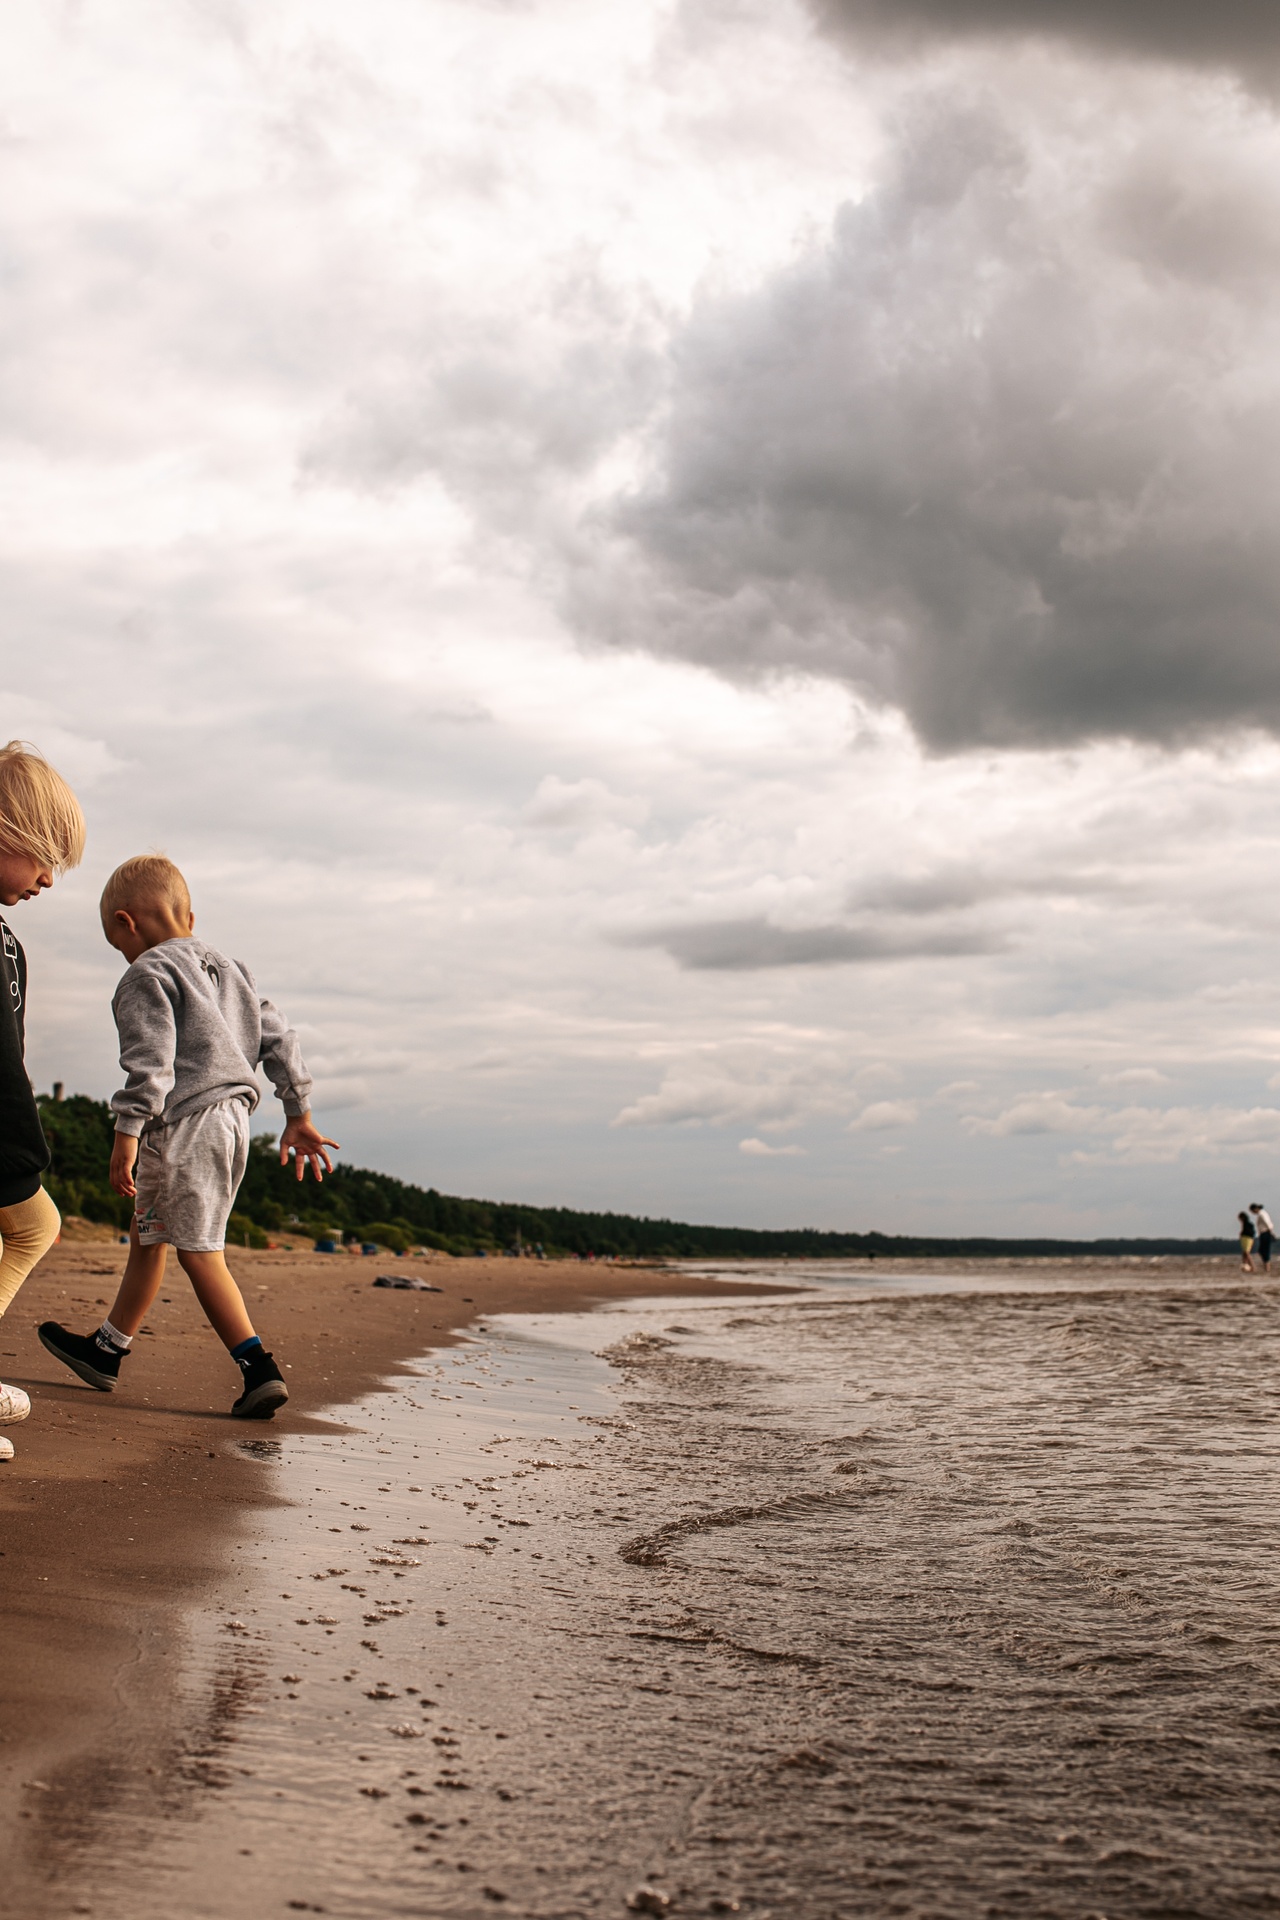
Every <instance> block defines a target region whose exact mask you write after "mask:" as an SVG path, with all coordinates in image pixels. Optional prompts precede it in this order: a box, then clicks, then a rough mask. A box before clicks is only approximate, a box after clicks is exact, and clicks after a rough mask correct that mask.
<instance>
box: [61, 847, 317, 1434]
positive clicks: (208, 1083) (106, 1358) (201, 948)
mask: <svg viewBox="0 0 1280 1920" xmlns="http://www.w3.org/2000/svg"><path fill="white" fill-rule="evenodd" d="M101 911H102V926H103V931H104V932H105V934H106V936H107V939H108V940H109V941H110V943H111V945H112V946H113V947H115V948H117V949H118V951H119V952H120V953H122V954H123V955H124V957H125V959H126V960H127V961H128V962H129V970H128V972H127V973H126V974H125V976H124V978H123V979H122V980H121V982H120V985H119V986H118V987H117V989H116V993H115V998H114V1000H113V1001H112V1003H111V1008H112V1012H113V1013H114V1014H115V1019H116V1028H117V1030H118V1032H119V1035H120V1065H121V1066H122V1068H123V1069H124V1071H125V1074H126V1076H127V1077H126V1080H125V1084H124V1087H123V1088H122V1089H121V1091H120V1092H119V1093H117V1094H116V1095H115V1096H114V1098H113V1099H112V1102H111V1105H112V1109H113V1110H114V1112H115V1116H116V1136H115V1146H114V1148H113V1149H112V1154H111V1184H112V1186H113V1187H114V1188H115V1190H116V1192H117V1193H119V1194H124V1195H127V1196H128V1197H130V1198H131V1199H133V1200H134V1215H133V1224H132V1227H131V1228H130V1232H129V1258H128V1261H127V1263H126V1265H125V1270H124V1278H123V1279H122V1281H121V1282H120V1291H119V1292H118V1293H117V1295H116V1298H115V1303H114V1305H113V1306H112V1308H111V1312H110V1313H109V1314H108V1316H107V1318H106V1319H105V1320H104V1321H103V1323H102V1325H101V1327H100V1328H99V1329H98V1331H97V1333H95V1334H78V1333H71V1332H69V1331H68V1329H67V1328H65V1327H62V1326H59V1325H58V1323H57V1321H56V1320H46V1321H45V1323H44V1325H43V1326H42V1327H41V1328H40V1339H41V1341H42V1343H43V1344H44V1345H45V1346H46V1347H47V1348H48V1350H49V1352H50V1353H52V1354H56V1356H57V1357H58V1359H59V1360H62V1361H64V1362H65V1363H66V1365H67V1366H69V1367H70V1368H71V1370H72V1372H73V1373H75V1374H78V1375H79V1377H80V1378H81V1379H82V1380H84V1381H86V1382H87V1383H88V1384H89V1385H90V1386H91V1387H97V1388H99V1389H100V1390H101V1391H102V1392H103V1393H110V1392H111V1391H112V1390H113V1388H114V1387H115V1384H116V1381H117V1379H118V1378H119V1374H120V1363H121V1361H122V1360H123V1358H124V1356H125V1354H127V1353H128V1351H129V1347H130V1345H131V1344H132V1341H133V1336H134V1335H135V1334H136V1333H137V1331H138V1328H139V1327H140V1326H141V1325H142V1322H143V1321H144V1319H145V1318H146V1316H147V1313H148V1311H149V1309H150V1307H151V1305H152V1302H153V1301H154V1300H155V1297H156V1294H157V1293H158V1292H159V1290H160V1284H161V1281H162V1280H163V1278H164V1265H165V1257H166V1254H167V1251H168V1249H169V1247H170V1246H173V1247H176V1248H177V1253H178V1260H179V1263H180V1264H181V1266H182V1268H183V1270H184V1272H185V1273H186V1275H187V1278H188V1279H189V1280H190V1282H191V1285H192V1287H193V1288H194V1289H195V1295H196V1298H197V1299H198V1300H199V1302H200V1305H201V1306H202V1307H203V1308H204V1311H205V1314H206V1316H207V1317H208V1319H209V1322H210V1324H211V1325H212V1327H213V1329H214V1332H215V1333H216V1334H217V1335H218V1337H219V1338H220V1339H221V1340H222V1342H223V1344H224V1345H225V1346H226V1347H227V1348H228V1349H229V1351H230V1354H231V1358H232V1359H233V1360H234V1361H235V1362H236V1364H237V1365H238V1366H239V1368H240V1372H241V1375H242V1377H243V1387H242V1391H241V1394H240V1397H239V1399H238V1400H237V1401H236V1403H235V1405H234V1406H233V1407H232V1409H231V1411H232V1413H233V1414H235V1415H236V1416H237V1417H238V1418H240V1419H242V1420H270V1419H271V1418H272V1416H273V1415H274V1413H275V1411H276V1408H277V1407H280V1406H283V1405H284V1403H285V1401H286V1400H287V1399H288V1398H289V1390H288V1388H287V1387H286V1386H285V1383H284V1381H283V1379H282V1378H281V1375H280V1369H279V1368H278V1367H277V1365H276V1363H275V1361H274V1359H273V1358H272V1356H271V1355H270V1354H269V1353H268V1352H266V1350H265V1349H264V1347H263V1345H262V1342H261V1340H260V1339H259V1338H258V1336H257V1334H256V1333H255V1332H254V1329H253V1325H252V1323H251V1321H250V1319H249V1316H248V1314H247V1312H246V1311H245V1304H244V1300H243V1298H242V1297H241V1293H240V1289H239V1287H238V1286H237V1285H236V1283H235V1280H234V1279H233V1278H232V1275H231V1272H230V1269H229V1268H228V1266H227V1263H226V1258H225V1256H224V1253H223V1247H224V1245H225V1242H226V1230H227V1216H228V1214H229V1213H230V1212H231V1206H232V1202H233V1201H234V1199H235V1196H236V1192H237V1190H238V1188H239V1186H240V1182H241V1181H242V1180H243V1178H244V1172H245V1167H246V1166H247V1164H248V1158H249V1115H250V1114H251V1113H252V1112H253V1109H254V1108H255V1107H256V1106H257V1104H258V1084H257V1067H258V1065H259V1063H261V1064H262V1065H263V1066H264V1067H265V1068H266V1070H267V1075H268V1077H269V1079H270V1080H271V1083H272V1085H273V1086H274V1088H275V1090H276V1093H277V1094H278V1095H279V1097H280V1101H281V1104H282V1105H283V1107H284V1110H285V1113H286V1115H287V1116H288V1124H287V1126H286V1127H285V1130H284V1133H283V1134H282V1136H281V1140H280V1160H281V1164H282V1165H283V1164H284V1163H285V1162H286V1161H287V1159H288V1156H289V1153H290V1152H291V1151H292V1152H293V1153H294V1154H295V1156H296V1164H297V1172H298V1178H299V1180H301V1179H302V1177H303V1174H304V1173H305V1171H306V1168H307V1167H308V1165H309V1166H310V1167H311V1170H312V1172H313V1173H314V1175H315V1177H316V1179H317V1180H322V1179H323V1178H324V1173H322V1172H321V1167H322V1165H323V1168H324V1171H325V1172H329V1173H332V1171H333V1162H332V1161H331V1160H330V1158H329V1155H328V1153H327V1152H326V1151H325V1149H326V1148H327V1147H336V1146H337V1144H338V1143H337V1141H336V1140H328V1139H326V1138H325V1136H324V1135H323V1134H322V1133H320V1132H319V1130H318V1129H317V1128H316V1127H315V1126H313V1125H312V1122H311V1116H310V1113H309V1111H308V1096H309V1094H310V1092H311V1078H310V1075H309V1074H308V1073H307V1070H306V1068H305V1067H304V1065H303V1063H302V1054H301V1051H300V1049H299V1047H298V1036H297V1035H296V1034H295V1033H294V1031H293V1029H292V1027H290V1026H289V1025H288V1024H287V1022H286V1021H285V1019H284V1017H283V1015H282V1014H280V1013H279V1012H277V1010H276V1008H275V1007H273V1006H272V1004H271V1002H270V1001H269V1000H264V999H262V998H261V997H260V995H259V993H258V989H257V987H256V986H255V984H254V980H253V976H252V974H251V973H250V972H249V970H248V968H247V967H243V966H241V965H240V963H239V961H237V960H229V959H227V957H226V956H225V954H221V953H219V952H218V951H217V949H216V948H214V947H209V946H206V945H205V944H204V942H203V941H202V940H197V939H196V937H195V915H194V914H193V913H192V911H191V896H190V894H189V893H188V891H187V883H186V881H185V880H184V879H183V877H182V875H181V874H180V873H179V871H178V869H177V867H175V866H174V864H173V862H172V861H171V860H166V859H165V858H164V857H163V856H162V855H159V854H144V855H142V856H141V857H139V858H138V859H135V860H126V861H125V863H124V865H123V866H121V867H117V868H116V870H115V872H114V873H113V874H112V876H111V878H110V879H109V880H108V882H107V884H106V887H105V889H104V891H103V895H102V906H101Z"/></svg>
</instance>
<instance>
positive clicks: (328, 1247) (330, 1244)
mask: <svg viewBox="0 0 1280 1920" xmlns="http://www.w3.org/2000/svg"><path fill="white" fill-rule="evenodd" d="M312 1251H313V1252H315V1253H336V1252H337V1251H338V1245H337V1242H336V1241H335V1240H317V1241H316V1244H315V1246H314V1248H313V1249H312Z"/></svg>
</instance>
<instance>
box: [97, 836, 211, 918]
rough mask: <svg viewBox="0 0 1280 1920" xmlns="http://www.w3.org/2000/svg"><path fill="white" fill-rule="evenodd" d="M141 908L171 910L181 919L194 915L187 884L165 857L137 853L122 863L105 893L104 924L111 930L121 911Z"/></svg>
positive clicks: (102, 900) (104, 889)
mask: <svg viewBox="0 0 1280 1920" xmlns="http://www.w3.org/2000/svg"><path fill="white" fill-rule="evenodd" d="M142 906H147V907H151V906H167V907H171V908H172V909H173V911H174V912H175V913H176V914H177V915H178V916H179V917H180V918H181V917H182V916H184V915H186V914H188V913H190V911H191V895H190V893H189V892H188V890H187V883H186V881H185V880H184V879H183V877H182V875H181V873H179V871H178V869H177V867H175V866H174V864H173V862H172V860H170V859H168V858H167V857H166V856H165V855H164V854H163V853H138V854H135V855H134V857H133V859H132V860H124V861H122V862H121V864H120V865H119V866H118V867H117V868H116V870H115V872H114V873H113V874H112V876H111V878H110V879H109V880H108V882H107V884H106V886H105V887H104V888H103V889H102V899H101V901H100V902H99V911H100V912H101V914H102V924H103V926H104V927H110V925H111V921H112V916H113V915H115V914H117V913H119V911H120V909H121V908H122V907H123V908H124V909H125V911H126V912H128V911H129V909H130V908H133V907H142Z"/></svg>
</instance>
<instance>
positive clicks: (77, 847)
mask: <svg viewBox="0 0 1280 1920" xmlns="http://www.w3.org/2000/svg"><path fill="white" fill-rule="evenodd" d="M83 853H84V815H83V814H82V813H81V811H80V803H79V801H78V800H77V799H76V797H75V795H74V793H72V791H71V789H70V787H69V786H68V785H67V783H66V781H65V780H64V779H63V778H62V776H61V774H58V773H55V772H54V770H53V768H52V767H51V766H50V765H49V763H48V761H47V760H42V759H41V757H40V755H39V754H38V753H36V752H35V750H34V749H33V748H31V747H28V746H26V745H25V744H24V743H23V742H22V741H21V740H11V741H10V742H9V744H8V746H7V747H3V748H0V904H3V905H4V906H6V907H16V906H17V905H18V903H19V901H21V900H38V899H39V897H40V895H41V894H42V893H43V892H44V891H45V889H46V888H48V887H51V886H52V885H53V882H54V878H55V876H56V875H58V874H60V873H65V872H66V870H67V868H68V867H76V866H79V864H80V859H81V856H82V855H83ZM0 999H3V1002H4V1005H3V1007H0V1245H2V1250H0V1315H3V1314H4V1312H5V1310H6V1308H7V1307H8V1306H9V1304H10V1302H11V1301H12V1299H13V1296H14V1295H15V1294H16V1293H17V1291H18V1288H19V1287H20V1286H21V1285H22V1283H23V1281H24V1280H25V1279H26V1277H27V1275H28V1274H29V1273H30V1271H31V1269H32V1267H34V1266H35V1264H36V1262H37V1260H39V1259H40V1258H41V1257H42V1255H44V1254H46V1253H47V1252H48V1251H49V1248H50V1247H51V1246H52V1245H53V1243H54V1241H55V1240H56V1239H57V1237H58V1229H59V1227H60V1226H61V1224H62V1222H61V1221H60V1220H59V1218H58V1209H57V1208H56V1207H55V1206H54V1204H53V1202H52V1200H51V1199H50V1198H49V1196H48V1194H47V1193H46V1192H45V1190H44V1188H43V1187H42V1186H41V1184H40V1175H41V1174H42V1173H43V1172H44V1170H45V1168H46V1167H47V1166H48V1164H49V1149H48V1146H47V1145H46V1143H45V1137H44V1129H43V1127H42V1126H41V1125H40V1110H39V1108H38V1107H37V1106H36V1097H35V1094H34V1093H33V1092H32V1090H31V1082H30V1080H29V1079H28V1077H27V1069H26V1063H25V1048H26V1026H25V1021H26V1003H27V960H26V955H25V954H24V953H23V951H22V948H21V947H20V946H19V944H18V941H17V939H16V938H15V936H14V934H13V933H12V932H11V930H10V929H9V927H8V926H7V925H6V924H5V922H4V920H2V919H0ZM30 1411H31V1402H30V1400H29V1399H28V1398H27V1396H26V1394H25V1393H24V1392H23V1391H22V1389H21V1387H6V1386H2V1385H0V1426H11V1425H13V1424H14V1423H15V1422H17V1421H19V1420H25V1419H26V1417H27V1415H28V1414H29V1413H30ZM12 1458H13V1442H12V1441H11V1440H8V1439H5V1438H4V1437H3V1436H0V1460H12Z"/></svg>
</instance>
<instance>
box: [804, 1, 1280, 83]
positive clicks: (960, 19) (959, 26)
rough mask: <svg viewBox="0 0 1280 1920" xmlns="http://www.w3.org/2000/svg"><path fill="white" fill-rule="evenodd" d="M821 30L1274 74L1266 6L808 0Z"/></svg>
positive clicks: (1274, 26)
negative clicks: (1012, 39)
mask: <svg viewBox="0 0 1280 1920" xmlns="http://www.w3.org/2000/svg"><path fill="white" fill-rule="evenodd" d="M810 4H811V6H812V9H813V12H814V13H815V14H816V16H817V18H818V20H819V21H820V22H821V24H822V25H824V26H827V27H830V28H833V29H834V30H836V31H837V32H840V33H847V34H850V35H852V36H854V37H855V38H857V39H859V40H862V41H864V42H866V41H871V42H878V43H880V44H886V43H887V44H888V45H889V46H890V47H901V46H904V45H905V46H907V47H908V48H909V47H911V45H912V44H913V43H918V42H919V41H920V40H928V41H937V40H939V39H962V38H970V37H973V36H1008V35H1019V36H1021V35H1030V34H1034V35H1048V36H1052V37H1054V38H1061V39H1065V40H1072V41H1076V42H1084V43H1086V44H1089V45H1093V46H1100V47H1116V48H1122V49H1124V50H1126V51H1131V52H1134V53H1139V54H1148V55H1153V56H1154V57H1156V58H1158V59H1168V60H1179V61H1192V62H1195V63H1197V64H1200V65H1214V66H1228V67H1234V68H1235V69H1236V70H1237V71H1239V72H1241V73H1244V74H1246V75H1250V76H1258V77H1263V78H1266V79H1271V78H1273V77H1274V76H1275V74H1276V72H1277V69H1278V68H1280V13H1278V12H1277V9H1276V7H1275V5H1274V4H1273V0H1224V4H1219V5H1215V6H1206V5H1204V4H1203V0H1180V3H1179V0H810Z"/></svg>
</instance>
